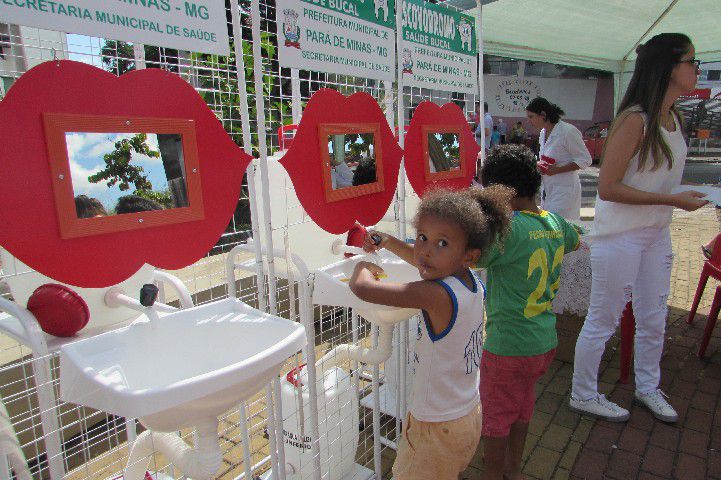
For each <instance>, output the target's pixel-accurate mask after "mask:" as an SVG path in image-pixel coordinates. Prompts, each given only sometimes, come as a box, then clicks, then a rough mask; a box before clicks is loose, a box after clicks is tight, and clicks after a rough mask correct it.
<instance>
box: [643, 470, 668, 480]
mask: <svg viewBox="0 0 721 480" xmlns="http://www.w3.org/2000/svg"><path fill="white" fill-rule="evenodd" d="M638 480H666V479H664V478H663V477H659V476H658V475H654V474H652V473H648V472H641V473H640V474H639V475H638Z"/></svg>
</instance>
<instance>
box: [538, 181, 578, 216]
mask: <svg viewBox="0 0 721 480" xmlns="http://www.w3.org/2000/svg"><path fill="white" fill-rule="evenodd" d="M575 180H576V181H575V182H573V183H571V184H568V185H554V184H552V183H550V182H549V183H546V182H544V184H543V191H542V192H541V208H542V209H544V210H548V211H549V212H553V213H557V214H558V215H560V216H562V217H563V218H565V219H566V220H570V221H578V220H580V219H581V181H580V180H579V179H578V178H576V179H575Z"/></svg>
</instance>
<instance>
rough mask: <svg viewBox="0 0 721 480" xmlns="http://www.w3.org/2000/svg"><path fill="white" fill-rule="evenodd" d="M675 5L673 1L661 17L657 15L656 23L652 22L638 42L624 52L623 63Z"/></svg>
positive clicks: (675, 0)
mask: <svg viewBox="0 0 721 480" xmlns="http://www.w3.org/2000/svg"><path fill="white" fill-rule="evenodd" d="M677 3H678V0H673V1H672V2H671V3H670V4H669V6H668V7H666V10H664V11H663V13H661V15H659V17H658V18H657V19H656V21H655V22H653V24H652V25H651V26H650V27H648V29H647V30H646V31H645V32H643V35H641V38H639V39H638V41H637V42H636V43H634V44H633V47H631V50H629V51H628V52H626V55H624V56H623V59H622V61H623V62H625V61H626V60H628V57H629V56H630V55H631V54H632V53H634V52H635V51H636V47H638V46H639V45H640V44H641V42H643V39H644V38H646V37H647V36H648V34H649V33H651V31H652V30H653V29H654V28H656V25H658V24H659V23H661V20H663V19H664V18H665V17H666V15H668V14H669V12H671V10H673V7H675V6H676V4H677Z"/></svg>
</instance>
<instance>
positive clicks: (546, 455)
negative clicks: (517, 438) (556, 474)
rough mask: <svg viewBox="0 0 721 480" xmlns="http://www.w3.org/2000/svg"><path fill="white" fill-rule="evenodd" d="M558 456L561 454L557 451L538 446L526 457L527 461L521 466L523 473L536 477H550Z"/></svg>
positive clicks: (558, 458)
mask: <svg viewBox="0 0 721 480" xmlns="http://www.w3.org/2000/svg"><path fill="white" fill-rule="evenodd" d="M560 458H561V454H560V453H559V452H555V451H553V450H549V449H547V448H544V447H541V446H538V447H536V448H535V449H534V450H533V452H531V456H530V457H528V461H526V465H525V466H524V467H523V473H526V474H528V475H533V476H535V477H538V478H551V475H553V471H554V470H555V469H556V464H557V463H558V461H559V460H560Z"/></svg>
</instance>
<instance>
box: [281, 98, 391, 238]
mask: <svg viewBox="0 0 721 480" xmlns="http://www.w3.org/2000/svg"><path fill="white" fill-rule="evenodd" d="M328 125H333V126H341V127H340V128H341V129H342V126H344V125H345V126H347V127H348V128H349V129H352V128H353V127H357V128H356V129H360V130H364V131H365V129H367V128H369V126H371V125H372V126H375V127H377V128H378V131H379V132H380V147H381V148H380V149H379V148H377V147H376V150H377V151H380V152H382V154H381V155H380V160H378V158H379V156H378V155H376V157H377V158H376V163H377V167H376V168H377V169H382V172H380V171H379V172H376V173H377V175H376V178H377V179H378V181H379V183H380V187H381V188H380V191H373V192H371V193H364V194H362V195H358V196H353V197H352V198H345V199H339V200H332V201H328V195H327V188H330V187H328V186H327V185H326V184H324V180H323V175H324V171H323V161H322V159H321V154H320V147H321V145H320V142H321V140H320V135H319V128H324V126H328ZM376 141H377V140H376ZM402 153H403V152H402V150H401V148H400V147H399V146H398V144H397V143H396V141H395V138H394V137H393V133H392V132H391V129H390V127H389V126H388V122H387V121H386V118H385V116H384V115H383V112H382V111H381V109H380V107H379V106H378V103H377V102H376V100H375V99H374V98H373V97H371V96H370V95H368V94H367V93H355V94H353V95H351V96H350V97H345V96H343V95H342V94H340V93H338V92H336V91H335V90H330V89H323V90H319V91H318V92H316V93H315V94H314V95H313V96H312V97H311V99H310V100H309V101H308V105H307V106H306V108H305V111H304V112H303V118H302V120H301V122H300V125H299V126H298V132H297V133H296V135H295V138H294V139H293V144H292V145H291V147H290V149H289V150H288V152H287V153H286V154H285V156H284V157H283V158H282V159H281V160H280V163H281V164H282V165H283V167H284V168H285V169H286V170H287V171H288V174H289V175H290V178H291V180H292V181H293V186H294V187H295V192H296V194H297V195H298V199H299V200H300V202H301V203H302V204H303V207H304V208H305V210H306V211H307V212H308V214H309V215H310V217H311V218H312V219H313V221H315V223H316V224H317V225H318V226H319V227H320V228H322V229H323V230H325V231H327V232H330V233H336V234H339V233H344V232H347V231H348V230H350V229H351V228H352V227H353V225H354V224H355V222H356V221H358V222H360V223H361V224H363V225H374V224H376V223H377V222H378V221H380V220H381V218H383V215H384V214H385V212H386V211H387V210H388V207H389V206H390V204H391V201H392V200H393V195H394V193H395V190H396V185H397V183H398V171H399V169H400V162H401V156H402ZM326 173H327V172H326ZM363 187H366V186H365V185H364V186H363ZM363 187H352V188H363ZM352 188H350V189H348V192H351V191H352ZM367 190H370V189H367ZM339 191H341V190H336V191H335V192H333V194H336V193H338V192H339Z"/></svg>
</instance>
